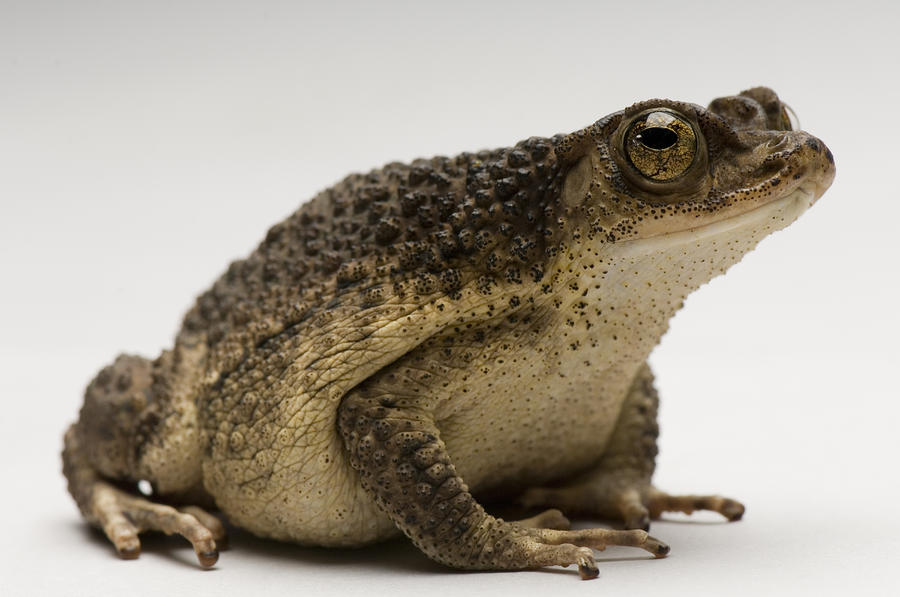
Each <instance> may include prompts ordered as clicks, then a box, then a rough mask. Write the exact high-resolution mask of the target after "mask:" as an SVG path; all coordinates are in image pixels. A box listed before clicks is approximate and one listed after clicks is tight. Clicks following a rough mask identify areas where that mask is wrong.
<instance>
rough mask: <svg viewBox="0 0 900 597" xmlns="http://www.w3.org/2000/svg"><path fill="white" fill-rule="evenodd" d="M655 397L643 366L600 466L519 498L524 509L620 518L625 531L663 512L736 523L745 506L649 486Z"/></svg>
mask: <svg viewBox="0 0 900 597" xmlns="http://www.w3.org/2000/svg"><path fill="white" fill-rule="evenodd" d="M658 405H659V398H658V396H657V393H656V390H655V388H654V387H653V373H652V372H651V371H650V367H649V366H647V365H644V366H643V367H642V368H641V369H640V370H639V371H638V374H637V375H636V376H635V380H634V382H633V383H632V386H631V389H630V390H629V393H628V396H627V397H626V399H625V402H624V404H623V406H622V411H621V413H620V414H619V420H618V422H617V423H616V428H615V431H614V432H613V435H612V437H611V438H610V441H609V444H608V445H607V448H606V451H605V452H604V455H603V458H602V459H601V461H600V463H599V465H598V466H597V467H596V468H595V469H594V470H591V471H589V472H587V473H585V474H584V475H581V476H580V477H578V478H576V479H573V480H571V481H569V482H568V483H566V484H565V485H563V486H560V487H534V488H531V489H529V490H527V491H526V492H525V493H523V494H522V496H521V497H520V498H519V504H520V505H522V506H524V507H526V508H548V507H555V508H559V509H561V510H562V511H563V512H565V513H567V514H570V515H571V514H584V515H588V516H600V517H604V518H609V519H613V520H621V521H622V522H623V523H624V525H625V527H626V528H629V529H644V530H648V529H649V528H650V520H651V519H657V518H659V517H660V515H661V514H662V513H663V512H685V513H687V514H690V513H692V512H694V511H697V510H711V511H714V512H718V513H719V514H722V515H723V516H724V517H725V518H726V519H728V520H729V521H734V520H740V518H741V516H743V514H744V506H743V505H742V504H741V503H740V502H737V501H735V500H732V499H729V498H724V497H720V496H713V495H705V496H704V495H684V496H673V495H669V494H667V493H665V492H663V491H660V490H658V489H656V488H655V487H653V485H651V483H650V478H651V477H652V475H653V470H654V468H655V466H656V454H657V447H656V438H657V435H658V434H659V428H658V426H657V424H656V413H657V408H658Z"/></svg>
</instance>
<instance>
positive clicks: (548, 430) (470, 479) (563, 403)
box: [435, 344, 637, 499]
mask: <svg viewBox="0 0 900 597" xmlns="http://www.w3.org/2000/svg"><path fill="white" fill-rule="evenodd" d="M591 352H592V351H590V350H588V349H583V350H572V349H570V348H568V346H566V347H562V346H557V345H553V344H548V345H545V346H525V347H520V348H519V350H517V351H515V352H513V353H507V354H504V353H503V352H501V353H500V354H496V355H493V356H492V357H491V358H488V359H487V364H485V365H482V366H480V367H474V368H471V369H469V370H467V372H466V373H465V374H464V375H463V374H460V375H458V376H457V377H458V379H457V382H458V385H457V384H451V386H449V387H448V389H451V388H454V387H455V391H450V392H447V394H446V395H445V396H444V397H443V400H442V401H441V404H440V405H439V406H438V408H437V409H436V412H435V415H436V422H437V425H438V429H439V430H440V432H441V437H442V439H443V440H444V442H445V443H446V445H447V449H448V452H449V453H450V457H451V458H452V460H453V462H454V464H455V466H456V469H457V471H458V472H459V473H460V475H461V476H462V478H463V480H465V481H466V483H467V484H468V485H469V488H470V489H471V490H472V492H473V493H475V494H476V496H478V495H483V496H487V497H490V498H492V499H493V498H498V497H513V496H515V495H516V494H518V493H519V492H520V491H522V490H523V489H525V488H527V487H530V486H534V485H540V484H543V483H546V482H548V481H551V480H553V479H561V478H566V477H569V476H572V475H573V474H576V473H578V472H580V471H583V470H585V469H586V468H589V467H591V466H592V465H594V464H595V463H596V462H597V461H598V460H599V459H600V457H601V456H602V455H603V450H604V448H605V446H606V444H607V442H608V440H609V438H610V435H611V434H612V431H613V429H614V427H615V424H616V420H617V418H618V415H619V411H620V409H621V406H622V401H623V400H624V397H625V394H626V392H627V390H628V387H629V386H630V384H631V380H632V379H633V377H634V372H635V370H636V367H637V364H635V365H634V366H628V367H627V368H625V367H622V366H621V365H612V364H610V363H606V362H603V361H602V360H601V359H600V358H599V357H598V356H597V355H596V353H595V354H594V355H593V357H594V358H591V356H592V355H591ZM566 353H568V354H566ZM560 357H562V361H561V359H560ZM560 361H561V362H560ZM463 378H466V379H465V380H463ZM467 390H468V391H467Z"/></svg>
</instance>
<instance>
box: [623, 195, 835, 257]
mask: <svg viewBox="0 0 900 597" xmlns="http://www.w3.org/2000/svg"><path fill="white" fill-rule="evenodd" d="M824 192H825V189H819V188H817V185H816V184H815V183H814V182H807V183H804V184H802V185H800V186H798V187H797V188H796V189H794V190H793V191H791V192H790V193H788V194H787V195H785V196H784V197H781V198H779V199H775V200H774V201H770V202H768V203H765V204H764V205H760V206H759V207H756V208H755V209H751V210H750V211H746V212H744V213H740V214H736V215H733V216H731V217H728V218H724V219H722V220H717V221H715V222H711V223H709V224H704V225H702V226H697V227H693V228H687V229H684V230H678V231H676V232H667V233H663V234H656V235H654V236H650V237H646V238H637V239H633V240H627V241H624V242H622V243H619V250H620V251H621V252H622V255H623V256H627V255H637V254H644V253H649V252H656V251H663V250H665V249H668V248H671V247H673V246H677V245H690V244H699V243H701V242H703V241H705V240H707V239H709V238H711V237H729V236H737V235H741V234H742V232H744V231H747V230H751V229H757V230H764V231H765V232H766V233H767V234H768V233H771V232H776V231H778V230H781V229H783V228H785V227H787V226H788V225H789V224H791V223H792V222H793V221H794V220H796V219H797V218H799V217H800V215H801V214H802V213H803V212H805V211H806V210H807V209H809V207H810V206H812V204H813V203H815V202H816V199H818V198H819V197H820V196H821V195H822V193H824Z"/></svg>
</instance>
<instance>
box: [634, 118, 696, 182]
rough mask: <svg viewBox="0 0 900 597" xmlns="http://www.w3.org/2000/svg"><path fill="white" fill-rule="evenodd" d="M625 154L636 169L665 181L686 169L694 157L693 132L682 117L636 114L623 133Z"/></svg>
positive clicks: (655, 178) (650, 176)
mask: <svg viewBox="0 0 900 597" xmlns="http://www.w3.org/2000/svg"><path fill="white" fill-rule="evenodd" d="M625 153H626V155H627V156H628V161H629V162H631V165H632V166H634V167H635V168H636V169H637V171H638V172H640V173H641V174H643V175H644V176H646V177H647V178H649V179H650V180H654V181H659V182H667V181H670V180H673V179H675V178H678V177H679V176H681V175H682V174H684V173H685V172H687V171H688V169H689V168H690V167H691V164H693V163H694V159H695V158H696V156H697V135H696V133H694V129H693V127H692V126H691V125H690V123H688V122H687V121H686V120H684V119H682V118H680V117H679V116H678V115H677V114H673V113H672V112H668V111H663V110H655V111H652V112H647V113H646V114H642V115H641V116H638V117H637V118H636V119H635V120H634V122H632V123H631V126H630V127H628V131H627V132H626V133H625Z"/></svg>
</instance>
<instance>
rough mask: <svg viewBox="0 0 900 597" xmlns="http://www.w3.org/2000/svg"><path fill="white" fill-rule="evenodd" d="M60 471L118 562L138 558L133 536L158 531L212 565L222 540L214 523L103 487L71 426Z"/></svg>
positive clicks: (190, 509)
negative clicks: (182, 540) (186, 544)
mask: <svg viewBox="0 0 900 597" xmlns="http://www.w3.org/2000/svg"><path fill="white" fill-rule="evenodd" d="M63 472H64V474H65V476H66V478H67V479H68V480H69V491H70V492H71V494H72V495H73V497H74V498H75V501H76V503H77V504H78V507H79V509H80V510H81V513H82V514H83V515H84V517H85V518H86V519H87V521H88V522H90V523H91V524H92V525H94V526H96V527H98V528H100V529H101V530H103V532H104V533H105V534H106V536H107V537H108V538H109V540H110V541H111V542H112V543H113V545H114V546H115V548H116V551H117V552H118V554H119V556H121V557H122V558H124V559H126V560H130V559H134V558H137V557H138V555H140V552H141V543H140V540H139V539H138V534H139V533H142V532H144V531H162V532H163V533H165V534H167V535H172V534H177V535H181V536H183V537H184V538H185V539H187V540H188V541H190V542H191V544H192V545H193V547H194V551H195V552H196V554H197V559H198V560H199V561H200V564H201V565H203V566H207V567H208V566H212V565H213V564H215V563H216V560H218V558H219V553H218V551H217V548H216V544H217V543H219V544H222V543H224V541H225V527H224V526H223V525H222V523H221V522H220V521H219V519H217V518H216V517H215V516H213V515H211V514H208V513H207V512H205V511H204V510H202V509H200V508H198V507H196V506H183V507H178V508H176V507H173V506H167V505H164V504H157V503H154V502H151V501H150V500H148V499H145V498H143V497H141V496H138V495H135V494H132V493H129V492H128V491H125V490H123V489H120V488H119V487H117V486H115V485H112V484H111V483H109V482H107V481H106V480H104V479H103V478H102V477H100V476H99V475H98V474H97V472H96V471H95V470H94V469H93V468H92V467H91V466H90V464H89V463H88V461H87V459H86V458H85V457H84V455H83V453H82V450H81V449H80V446H79V443H78V434H77V433H76V430H75V426H74V425H73V426H72V427H71V428H69V430H68V432H66V437H65V449H64V451H63Z"/></svg>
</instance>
